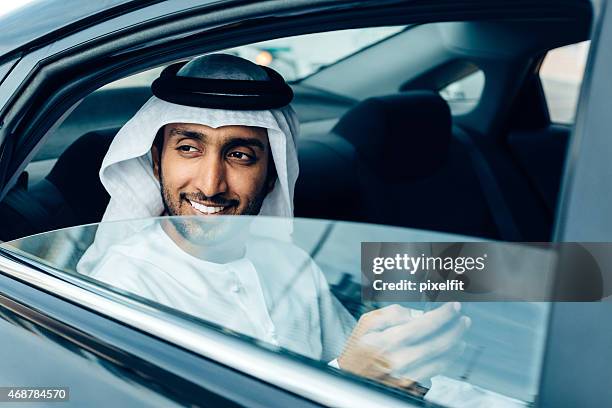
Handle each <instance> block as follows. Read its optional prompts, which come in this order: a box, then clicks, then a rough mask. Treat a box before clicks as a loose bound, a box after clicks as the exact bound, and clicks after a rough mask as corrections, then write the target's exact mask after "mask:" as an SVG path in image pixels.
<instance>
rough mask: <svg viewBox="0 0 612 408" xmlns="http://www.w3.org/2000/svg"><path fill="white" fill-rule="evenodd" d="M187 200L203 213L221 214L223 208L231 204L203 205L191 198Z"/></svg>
mask: <svg viewBox="0 0 612 408" xmlns="http://www.w3.org/2000/svg"><path fill="white" fill-rule="evenodd" d="M188 201H189V203H190V204H191V206H192V207H193V208H194V209H195V210H196V211H198V212H200V213H202V214H204V215H215V214H222V213H223V212H224V211H225V210H227V209H228V208H230V207H231V205H227V206H219V205H205V204H202V203H198V202H196V201H191V200H188Z"/></svg>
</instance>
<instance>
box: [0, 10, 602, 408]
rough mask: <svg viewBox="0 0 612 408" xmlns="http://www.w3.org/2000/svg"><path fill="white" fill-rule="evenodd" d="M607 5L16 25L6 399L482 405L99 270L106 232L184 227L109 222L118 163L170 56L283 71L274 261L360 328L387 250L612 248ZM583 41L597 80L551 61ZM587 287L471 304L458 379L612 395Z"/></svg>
mask: <svg viewBox="0 0 612 408" xmlns="http://www.w3.org/2000/svg"><path fill="white" fill-rule="evenodd" d="M606 6H607V2H606V1H600V2H590V1H587V0H564V1H550V0H535V1H531V2H516V1H510V0H496V1H482V0H473V1H467V2H449V1H445V0H430V1H427V2H425V1H385V2H380V1H364V0H361V1H346V2H333V1H327V0H311V1H309V2H301V1H295V2H285V1H276V0H270V1H263V2H244V1H237V0H225V1H192V0H181V1H173V2H170V1H159V2H150V1H137V0H134V1H125V0H116V1H112V2H105V3H103V4H98V3H95V2H77V1H74V0H65V1H63V2H59V1H34V2H31V3H29V4H28V5H26V6H23V7H22V8H20V9H17V10H16V11H14V12H12V13H10V14H7V15H5V16H1V17H0V26H2V27H3V33H2V35H1V39H2V41H0V143H1V146H0V149H1V150H0V193H1V194H0V200H1V201H0V223H1V224H0V225H1V226H0V239H2V240H3V241H4V243H2V244H1V245H0V272H1V273H0V315H1V316H2V320H0V326H1V330H2V334H3V340H2V346H3V347H2V348H1V349H0V350H2V351H1V352H0V353H1V354H0V356H1V358H2V361H3V362H4V363H5V365H4V367H9V368H10V369H5V370H2V373H1V374H0V379H1V381H0V386H6V387H13V388H15V389H16V390H18V389H20V388H21V389H27V388H33V387H42V388H45V389H48V390H51V391H58V390H59V391H61V390H63V392H64V394H65V396H64V397H62V398H63V399H64V400H65V401H66V402H67V403H68V404H70V405H74V406H83V405H86V406H102V405H109V404H113V405H121V406H123V405H128V406H174V405H181V406H182V405H192V406H266V407H268V406H270V407H271V406H304V407H306V406H347V407H348V406H350V407H353V406H368V407H369V406H372V407H374V406H381V407H382V406H385V407H386V406H423V405H426V404H429V403H433V404H441V405H449V406H470V405H469V404H470V401H469V400H467V397H466V394H454V393H453V392H452V390H451V389H450V388H449V391H447V392H446V395H442V396H438V399H432V398H433V396H432V394H433V392H432V394H430V395H429V397H427V394H428V392H427V389H428V388H431V390H434V388H433V384H432V383H427V382H424V383H422V384H417V386H416V387H414V386H412V387H397V386H394V385H393V384H390V383H388V382H387V383H385V382H384V381H377V379H372V378H364V377H362V376H359V375H355V374H354V373H353V374H351V373H349V372H347V371H344V370H339V369H336V368H334V367H333V366H330V364H328V363H329V361H326V360H323V359H317V358H313V356H312V355H309V354H308V353H305V352H302V351H301V350H300V349H299V348H296V349H291V348H286V347H280V346H278V345H270V344H267V343H265V342H262V341H259V340H257V339H256V338H253V337H252V336H248V335H244V333H240V332H239V331H236V330H232V329H231V327H226V326H227V325H225V324H224V323H223V322H218V321H211V320H209V319H206V318H203V317H202V316H198V315H197V314H194V313H191V312H188V311H185V310H184V309H181V308H180V307H173V306H172V305H168V304H163V302H160V301H159V300H155V299H148V298H146V297H143V296H141V295H139V294H138V293H134V292H132V291H129V290H125V289H122V288H121V287H118V286H117V285H114V284H113V283H112V282H103V281H100V280H99V279H96V278H95V277H92V276H89V275H87V274H83V273H81V272H79V267H78V263H79V261H80V260H81V257H82V256H83V254H84V253H86V251H87V249H88V248H89V247H90V245H91V244H92V243H93V242H94V240H95V237H96V235H97V234H100V231H106V232H105V233H108V234H110V236H111V237H113V236H115V235H114V234H117V235H116V236H119V235H120V234H123V233H124V232H125V231H128V230H131V229H133V228H136V229H140V228H141V227H142V228H145V226H146V225H149V223H150V222H160V223H161V222H164V219H159V220H157V221H152V220H125V221H118V222H108V223H106V222H101V221H102V216H103V214H104V211H105V209H106V206H107V204H108V200H109V195H108V193H107V192H106V190H105V188H104V186H103V185H102V183H101V182H100V179H99V175H98V172H99V169H100V166H101V164H102V160H103V157H104V155H105V154H106V152H107V150H108V149H109V146H110V144H111V143H112V141H113V138H114V137H115V135H116V134H117V132H118V130H119V128H121V126H123V125H124V124H125V123H126V122H127V121H128V120H129V118H130V117H131V116H133V114H134V113H135V112H136V111H137V110H138V109H139V108H140V107H141V106H142V105H143V104H144V103H145V102H146V101H147V99H148V98H149V97H150V96H151V91H150V86H151V83H152V81H153V80H154V79H155V78H156V77H157V76H158V75H159V73H160V72H161V71H162V69H163V68H164V67H166V66H168V65H170V64H173V63H176V62H178V61H185V60H189V59H192V58H194V57H196V56H198V55H202V54H207V53H212V52H225V53H230V54H233V55H238V56H241V57H244V58H247V59H251V60H253V61H255V62H257V63H259V64H262V65H269V66H270V67H273V68H274V69H276V70H278V71H279V72H280V73H281V74H283V76H284V77H285V78H286V79H287V80H288V82H289V84H290V86H291V88H292V90H293V93H294V99H293V102H292V106H293V108H294V109H295V111H296V112H297V115H298V117H299V119H300V122H301V135H300V139H299V141H298V145H297V148H298V157H299V165H300V176H299V178H298V182H297V185H296V190H295V200H294V203H295V216H296V218H295V219H292V220H289V221H290V222H291V224H292V228H293V233H292V245H293V247H286V246H285V245H287V244H285V243H282V244H281V243H277V244H274V245H276V246H275V248H276V249H278V248H282V249H283V251H286V252H287V253H293V252H291V251H294V249H292V248H297V249H296V251H298V249H299V251H298V252H295V253H296V254H298V253H299V254H306V255H307V257H309V258H311V259H312V260H314V262H315V263H316V265H317V268H320V270H321V271H322V274H323V276H324V278H325V281H326V283H325V284H324V286H325V285H329V288H330V291H331V294H332V296H333V299H334V302H335V301H336V300H337V301H338V302H339V303H340V304H341V305H342V307H343V308H345V309H346V311H348V313H349V314H350V315H351V316H352V318H354V319H358V318H359V317H360V316H362V315H364V314H365V313H367V312H370V311H372V310H376V309H378V308H380V307H382V306H384V305H385V304H386V303H385V302H384V301H378V300H376V299H366V298H364V297H362V292H361V290H362V279H363V276H362V265H361V261H362V258H361V250H362V243H365V242H375V243H384V242H397V243H410V244H411V245H414V246H415V248H418V250H419V251H421V250H422V251H427V250H428V249H422V248H433V246H431V245H432V244H431V243H439V245H440V247H441V248H442V250H441V251H442V252H444V251H448V250H450V249H449V248H451V249H452V248H454V247H451V243H457V242H463V243H469V242H475V243H479V244H482V243H483V242H484V243H488V244H491V245H492V244H494V243H495V244H496V245H499V246H498V247H499V248H513V249H516V248H518V249H517V250H519V251H524V252H520V253H524V254H532V253H537V254H541V253H543V252H542V251H543V250H542V249H541V248H540V247H539V246H537V245H534V244H532V243H537V242H543V243H565V242H586V243H593V242H607V241H610V238H609V237H610V231H612V228H611V227H612V216H611V215H609V214H610V212H609V211H608V208H609V207H610V205H609V204H610V199H609V197H612V191H611V190H612V185H610V183H609V182H608V181H609V180H610V178H611V177H610V176H612V163H611V161H610V160H609V153H610V152H611V150H612V149H611V144H610V142H609V140H608V137H607V133H608V132H607V130H608V129H609V126H610V124H609V119H608V118H609V114H608V112H607V109H606V106H607V104H606V102H607V96H608V95H609V94H610V93H611V92H612V89H609V88H610V87H612V84H611V83H610V81H608V80H607V77H606V76H607V72H609V69H610V66H611V65H612V59H611V57H610V55H609V52H608V51H607V49H606V46H605V45H606V44H608V42H609V40H610V38H609V37H611V36H612V32H611V30H610V28H612V14H611V12H610V11H609V10H608V8H607V7H606ZM25 22H27V24H25ZM589 42H590V48H588V49H587V48H585V47H588V45H587V44H589ZM568 46H569V47H571V48H569V50H571V51H567V50H568V48H566V47H568ZM564 50H565V51H564ZM575 50H582V51H580V52H582V54H580V55H582V56H584V57H585V58H586V52H587V51H588V63H586V66H583V65H580V64H578V63H576V65H577V67H570V68H568V65H569V64H568V61H570V62H571V63H575V62H576V61H577V60H578V57H577V56H576V55H577V54H571V56H570V57H568V58H569V59H566V60H563V59H560V60H556V61H557V62H555V60H554V58H553V57H554V56H555V55H557V54H556V53H558V52H561V53H563V52H565V53H573V52H578V51H575ZM569 71H571V73H567V72H569ZM559 72H560V73H561V74H558V73H559ZM549 73H550V76H547V75H549ZM583 74H584V77H583ZM555 75H557V76H555ZM563 75H566V76H565V77H564V76H563ZM560 78H561V79H560ZM567 78H570V79H567ZM578 91H579V93H578ZM575 104H577V108H576V107H575ZM556 106H560V108H559V112H561V113H560V114H559V116H555V115H557V111H556V110H555V109H556ZM574 112H577V113H576V114H575V115H574ZM558 118H561V119H558ZM255 218H257V220H252V219H249V218H248V217H236V219H235V220H232V219H228V220H227V221H226V222H227V223H228V225H230V227H231V228H234V226H233V225H234V224H236V225H237V226H236V228H243V227H241V226H240V225H242V224H241V223H243V222H248V223H249V225H250V223H251V222H259V223H260V224H259V225H260V226H259V229H258V231H257V234H256V235H257V237H258V238H257V239H258V242H281V241H283V240H284V239H285V238H284V237H283V236H281V235H283V233H282V231H283V226H282V225H283V223H282V221H283V220H278V219H274V218H265V217H255ZM285 221H286V220H285ZM231 228H230V229H231ZM267 240H273V241H267ZM283 242H284V241H283ZM428 245H429V246H428ZM431 251H432V253H433V251H434V250H433V249H431ZM544 252H545V253H546V254H549V252H546V251H544ZM604 252H605V251H604ZM300 256H302V255H295V257H294V259H298V258H299V257H300ZM423 256H424V255H423ZM538 256H539V255H538ZM546 256H548V255H546ZM602 257H603V258H604V259H605V256H602ZM525 259H527V261H525V262H528V260H529V259H530V258H528V257H527V256H526V257H525ZM547 259H548V258H547ZM549 261H550V262H553V260H549ZM598 261H599V262H604V261H601V260H599V258H598ZM270 262H277V260H276V258H273V257H272V259H271V261H270ZM601 265H604V266H605V264H603V263H602V264H601ZM293 266H294V267H296V268H298V267H301V264H300V265H293ZM517 269H520V268H517ZM603 269H605V267H604V268H603ZM120 272H121V271H117V274H118V275H119V274H120ZM579 272H580V273H573V274H570V275H569V276H566V275H563V276H562V275H561V274H560V272H559V271H557V270H555V269H554V268H552V269H551V270H550V271H549V272H547V273H548V274H547V275H541V276H540V275H538V276H535V277H534V276H533V274H532V275H529V274H524V275H520V280H519V279H518V278H516V280H517V281H519V284H523V285H524V286H522V287H525V286H528V285H531V286H537V285H538V284H542V286H543V288H544V289H543V290H544V291H546V293H549V292H550V293H552V292H553V291H555V290H558V289H559V286H563V285H566V286H568V287H569V289H567V288H565V289H567V293H565V294H566V295H568V296H569V299H571V300H581V301H582V302H541V301H540V302H538V301H533V300H534V299H528V298H522V299H520V300H523V301H514V302H510V301H504V302H502V301H499V302H482V301H479V300H482V298H481V297H479V296H480V295H478V294H475V295H474V296H473V298H470V299H467V300H466V301H464V302H463V305H464V306H463V313H465V314H466V315H468V316H470V318H471V319H472V322H473V323H472V326H471V328H470V330H469V331H468V332H467V333H466V337H465V338H466V343H467V347H466V350H465V351H464V353H463V354H462V355H461V356H460V357H459V358H458V359H457V360H456V361H455V362H454V363H453V364H452V365H450V366H449V367H447V368H445V369H444V370H442V372H441V373H440V374H443V375H444V377H445V378H446V380H445V381H447V383H445V384H455V385H456V384H460V385H459V387H463V389H468V390H469V392H472V393H475V394H477V395H480V396H483V395H484V396H486V398H493V399H490V400H486V401H488V402H489V403H490V404H500V405H501V404H502V403H504V404H514V405H512V406H543V407H559V406H606V405H609V404H610V403H612V386H611V384H610V378H611V376H610V368H609V367H608V364H607V361H608V360H609V357H610V355H611V350H610V347H609V344H610V341H611V340H612V339H611V336H612V319H611V318H610V316H612V313H610V312H612V310H611V309H610V307H609V306H608V303H606V302H599V300H601V299H602V298H604V297H606V296H609V294H610V282H609V281H608V280H607V279H606V274H605V270H604V271H603V272H602V271H598V272H594V273H593V272H592V271H591V270H590V269H589V268H584V269H581V270H580V271H579ZM300 276H301V275H300ZM516 276H519V275H516ZM545 278H546V279H545ZM563 279H569V280H568V281H566V280H563ZM279 281H280V278H279ZM583 281H588V282H589V285H586V286H588V287H587V288H585V287H584V286H585V285H581V284H579V283H580V282H583ZM567 282H571V284H570V285H567ZM292 290H294V291H297V292H291V291H292ZM299 290H300V289H299V288H298V287H291V288H287V291H286V293H288V294H291V293H298V292H299ZM555 299H557V298H555ZM413 300H414V302H412V303H408V302H404V305H405V306H410V307H414V308H415V309H423V308H424V307H425V308H426V307H431V308H433V307H435V306H436V305H437V303H436V302H439V301H442V300H443V299H442V298H437V297H435V296H433V297H427V298H425V297H422V298H420V299H413ZM489 300H490V299H489ZM281 309H282V308H281ZM282 310H283V311H285V310H289V311H291V308H289V307H287V308H284V309H282ZM294 318H295V319H297V318H298V317H295V316H294ZM306 320H307V319H306ZM314 326H316V324H315V325H314ZM318 329H320V328H317V327H315V328H313V329H312V330H314V331H316V330H318ZM606 357H607V358H606ZM433 381H435V380H433V379H432V382H433ZM442 394H444V392H443V393H442ZM13 395H15V394H13ZM18 395H22V394H18ZM57 395H58V394H57V393H56V397H57ZM424 395H425V397H424ZM26 396H27V395H26ZM30 397H32V396H31V395H30ZM13 398H14V397H13ZM44 398H45V397H44V396H42V397H40V398H39V399H38V401H42V400H43V399H44ZM472 403H474V401H472ZM462 404H465V405H462Z"/></svg>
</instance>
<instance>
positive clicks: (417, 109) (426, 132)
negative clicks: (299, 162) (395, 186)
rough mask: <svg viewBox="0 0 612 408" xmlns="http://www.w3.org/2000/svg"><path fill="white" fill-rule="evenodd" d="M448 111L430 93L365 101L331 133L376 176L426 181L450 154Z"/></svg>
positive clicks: (442, 102)
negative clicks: (350, 146) (347, 143)
mask: <svg viewBox="0 0 612 408" xmlns="http://www.w3.org/2000/svg"><path fill="white" fill-rule="evenodd" d="M451 129H452V120H451V114H450V109H449V107H448V104H447V103H446V101H444V99H442V98H441V97H440V96H439V95H438V94H437V93H435V92H432V91H410V92H402V93H399V94H393V95H387V96H381V97H374V98H369V99H366V100H364V101H363V102H361V103H359V104H357V105H356V106H355V107H353V108H352V109H351V110H349V111H348V112H347V113H346V114H344V116H343V117H342V118H341V119H340V121H339V122H338V123H337V124H336V126H335V127H334V128H333V129H332V132H333V133H335V134H337V135H339V136H340V137H343V138H345V139H346V140H348V141H349V142H350V143H351V144H352V145H353V146H354V147H355V149H356V150H357V153H358V155H359V159H360V160H362V161H363V164H364V165H365V166H367V167H369V168H370V169H371V170H372V171H373V172H374V173H376V174H377V175H378V176H379V177H383V178H384V179H387V180H392V181H407V180H410V179H415V178H420V177H426V176H428V175H429V174H431V173H432V172H434V171H435V170H437V169H438V168H439V167H440V166H441V165H442V164H443V163H444V162H445V161H446V158H447V156H448V149H449V146H450V141H451V137H452V133H451V132H452V131H451Z"/></svg>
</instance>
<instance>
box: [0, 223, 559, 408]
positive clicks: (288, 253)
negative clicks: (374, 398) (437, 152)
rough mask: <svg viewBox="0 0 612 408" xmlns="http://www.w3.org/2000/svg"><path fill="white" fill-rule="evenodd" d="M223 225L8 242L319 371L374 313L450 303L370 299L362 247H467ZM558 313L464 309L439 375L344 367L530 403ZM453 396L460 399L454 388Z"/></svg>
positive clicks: (113, 291) (134, 228)
mask: <svg viewBox="0 0 612 408" xmlns="http://www.w3.org/2000/svg"><path fill="white" fill-rule="evenodd" d="M213 218H216V220H215V221H210V220H208V219H206V220H203V219H202V217H171V218H158V219H150V220H140V221H120V222H110V223H102V224H94V225H88V226H82V227H74V228H68V229H64V230H58V231H54V232H49V233H44V234H39V235H35V236H32V237H27V238H23V239H19V240H15V241H12V242H7V243H4V244H2V249H4V250H6V251H9V252H11V253H14V254H17V255H18V256H21V257H23V258H25V259H28V260H30V261H33V262H35V263H40V264H41V265H45V266H46V267H47V270H48V271H49V273H52V274H54V275H56V276H58V277H60V278H62V279H69V280H71V281H73V282H74V283H75V284H77V285H80V286H83V287H85V288H88V290H92V291H96V288H98V289H103V291H99V290H98V293H99V294H101V295H102V296H106V297H109V298H112V299H114V300H118V299H119V300H120V299H121V298H127V299H130V300H131V301H135V302H137V303H138V304H143V305H148V306H150V307H152V308H153V309H154V310H156V313H159V314H161V315H166V316H169V317H170V318H171V319H172V320H173V321H175V322H177V324H179V323H180V321H181V320H189V321H191V322H196V323H198V324H199V325H201V326H203V327H205V328H206V329H207V330H215V331H219V332H221V333H223V334H224V335H227V336H232V337H238V338H240V339H242V340H243V341H245V342H248V343H251V344H253V345H254V346H255V347H264V348H266V349H269V350H273V351H275V352H277V353H281V354H284V355H287V356H291V358H297V359H299V360H300V361H303V362H304V363H305V364H309V365H314V366H316V367H318V368H320V369H321V370H337V367H338V365H337V360H338V358H339V357H340V356H341V355H342V354H343V353H344V352H346V350H347V349H350V344H351V341H350V338H351V334H352V333H353V331H354V329H355V327H356V325H357V321H358V320H359V318H360V317H361V316H363V315H364V314H367V313H368V312H372V311H374V310H379V309H381V308H384V307H386V306H389V305H390V304H395V305H396V307H397V305H401V306H402V308H403V309H401V310H402V313H403V315H402V318H405V319H419V318H427V316H428V315H427V314H424V315H423V314H422V313H423V311H424V310H425V311H430V310H436V309H437V308H443V307H447V306H445V304H444V303H442V302H436V301H435V299H433V300H432V299H429V298H427V297H425V296H422V297H421V298H417V299H412V300H416V301H411V302H379V301H367V300H363V299H362V297H361V281H362V279H363V278H362V277H361V270H360V262H361V257H360V253H361V245H362V244H361V243H362V242H364V241H377V242H412V243H413V244H412V245H414V246H415V247H418V251H423V253H424V254H425V253H429V252H428V251H429V250H430V249H428V248H429V245H430V244H428V243H427V242H445V241H466V240H469V238H467V237H462V236H456V235H449V234H441V233H435V232H428V231H421V230H414V229H408V228H397V227H389V226H377V225H368V224H359V223H347V222H338V221H326V220H307V219H299V218H298V219H293V220H289V219H283V218H275V217H272V218H270V217H261V216H259V217H247V216H231V217H213ZM181 228H183V231H185V230H189V231H191V233H190V234H194V233H195V234H196V235H197V240H195V241H189V242H186V241H184V240H182V238H180V237H185V236H191V237H192V238H193V237H194V235H181V233H179V236H178V238H177V235H176V231H181ZM194 231H197V232H194ZM290 232H292V237H293V238H290V235H289V233H290ZM420 242H422V244H419V243H420ZM200 244H205V245H203V246H200ZM197 248H200V249H197ZM202 248H205V249H204V250H203V252H202V251H201V249H202ZM474 299H478V295H476V296H475V298H474ZM548 311H549V305H548V304H546V303H533V302H497V303H495V302H482V303H481V302H464V303H463V304H462V310H461V314H462V315H464V316H469V318H470V319H471V322H472V323H471V327H470V329H469V330H468V331H467V332H466V333H465V336H463V340H464V343H463V342H458V344H459V343H461V344H460V346H459V347H460V349H461V350H460V352H458V353H456V354H454V353H452V357H449V360H448V361H446V362H445V363H444V364H442V365H437V367H438V372H437V374H436V376H434V377H433V378H430V377H427V378H423V379H421V378H419V380H420V381H419V382H417V383H406V382H405V381H404V382H401V381H393V378H392V377H386V376H381V377H376V376H372V373H371V372H370V371H369V370H365V369H364V370H363V371H361V372H360V371H359V370H357V369H355V370H351V371H350V372H349V371H346V370H344V371H343V370H340V371H338V372H339V373H344V375H347V376H349V377H351V378H354V377H353V375H354V374H355V373H357V374H358V375H359V374H360V373H361V374H362V376H363V377H364V378H366V379H367V380H368V381H371V380H372V379H374V380H375V381H376V382H378V383H380V384H384V386H386V387H390V388H393V389H396V390H399V391H401V392H403V393H405V395H406V396H407V397H408V396H409V397H410V398H412V397H414V396H416V397H417V398H423V395H427V394H426V392H428V390H429V389H432V390H436V391H435V392H436V393H438V392H439V390H444V389H446V390H447V392H446V393H445V394H446V396H445V397H444V398H446V399H442V401H443V402H444V401H446V402H447V403H449V402H450V401H452V398H458V399H459V398H464V397H465V394H461V393H460V392H459V391H458V390H459V389H464V390H465V388H466V387H467V388H468V389H470V390H471V391H470V392H473V393H476V394H478V393H483V394H482V395H488V396H490V398H493V399H492V401H493V400H498V401H502V400H503V401H507V402H509V403H512V404H516V406H522V405H523V404H525V405H526V404H530V403H532V402H533V401H534V399H535V398H536V394H537V386H538V382H539V372H540V365H541V361H542V356H543V350H544V349H543V347H544V341H545V335H546V327H547V321H548ZM445 330H452V325H451V326H449V327H445ZM373 347H381V348H383V347H384V345H380V344H374V345H373ZM449 347H450V346H449ZM453 347H454V346H453ZM421 349H422V348H421ZM451 349H452V347H451ZM423 364H424V361H420V360H419V358H416V357H415V362H414V364H413V365H411V366H406V367H404V368H403V370H404V371H403V372H402V373H401V374H403V375H407V376H410V375H413V376H417V377H418V376H419V368H418V367H422V365H423ZM395 375H398V376H400V373H399V372H398V373H395V374H394V376H395ZM458 384H461V386H458ZM363 385H364V386H366V387H369V385H368V383H367V382H365V383H363ZM436 387H437V388H436ZM445 387H446V388H445ZM449 387H450V388H449ZM452 389H455V392H456V393H457V394H453V393H452V392H451V391H448V390H452ZM425 398H426V399H427V397H425ZM431 398H432V399H433V398H434V395H433V394H432V396H431ZM435 398H442V397H441V396H440V395H438V396H437V397H435ZM487 398H488V397H487ZM512 406H515V405H512Z"/></svg>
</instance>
